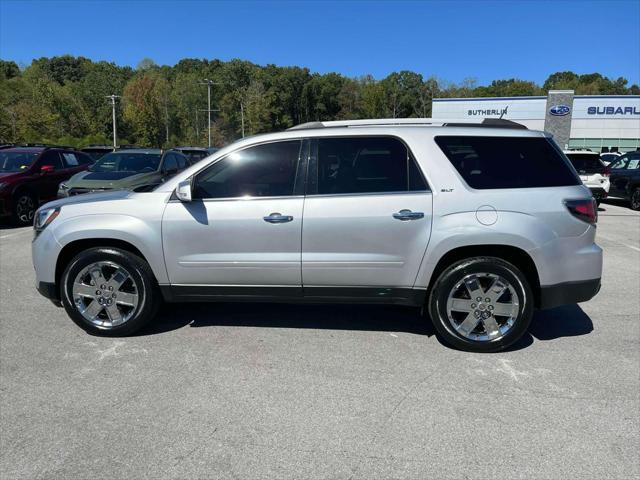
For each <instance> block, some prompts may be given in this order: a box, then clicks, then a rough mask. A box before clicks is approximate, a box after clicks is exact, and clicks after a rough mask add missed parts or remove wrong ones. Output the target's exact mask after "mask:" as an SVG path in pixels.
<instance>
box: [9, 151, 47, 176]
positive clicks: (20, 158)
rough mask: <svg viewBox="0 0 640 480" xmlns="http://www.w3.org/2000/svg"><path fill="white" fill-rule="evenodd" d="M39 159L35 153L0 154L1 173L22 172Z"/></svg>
mask: <svg viewBox="0 0 640 480" xmlns="http://www.w3.org/2000/svg"><path fill="white" fill-rule="evenodd" d="M37 157H38V153H34V152H0V172H20V171H22V170H26V169H27V168H29V167H30V166H31V164H32V163H33V162H34V160H35V159H36V158H37Z"/></svg>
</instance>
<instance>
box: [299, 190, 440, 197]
mask: <svg viewBox="0 0 640 480" xmlns="http://www.w3.org/2000/svg"><path fill="white" fill-rule="evenodd" d="M425 193H428V194H433V192H432V191H431V190H412V191H407V190H401V191H398V192H361V193H310V194H308V195H306V197H308V198H330V197H373V196H375V197H380V196H387V195H424V194H425Z"/></svg>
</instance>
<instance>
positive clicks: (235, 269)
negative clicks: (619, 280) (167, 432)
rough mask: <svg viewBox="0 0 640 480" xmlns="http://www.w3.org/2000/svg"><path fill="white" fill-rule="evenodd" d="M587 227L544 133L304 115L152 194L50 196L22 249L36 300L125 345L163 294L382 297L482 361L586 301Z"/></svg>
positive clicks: (318, 299)
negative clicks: (421, 314) (538, 319)
mask: <svg viewBox="0 0 640 480" xmlns="http://www.w3.org/2000/svg"><path fill="white" fill-rule="evenodd" d="M597 216H598V214H597V210H596V206H595V201H594V199H593V198H592V196H591V193H590V192H589V189H587V188H585V186H584V185H582V183H581V182H580V179H579V178H578V176H577V174H576V172H575V170H574V169H573V167H571V165H570V164H569V162H568V160H567V158H566V157H565V156H564V155H562V153H561V150H559V149H558V146H557V145H556V144H555V143H554V141H553V139H552V138H551V137H550V136H549V135H548V134H546V133H544V132H535V131H529V130H527V129H526V128H525V127H524V126H522V125H519V124H517V123H514V122H510V121H508V120H498V119H488V120H485V121H483V122H482V123H477V122H476V123H461V122H458V121H456V122H450V123H449V122H442V121H439V120H430V119H415V118H411V119H388V120H368V121H367V120H353V121H338V122H322V123H320V122H316V123H311V124H304V125H300V126H298V127H295V128H291V129H289V130H287V131H285V132H279V133H271V134H265V135H259V136H253V137H250V138H245V139H243V140H240V141H238V142H236V143H234V144H232V145H229V146H227V147H226V148H223V149H222V150H220V151H218V152H216V153H214V154H213V155H212V156H210V157H207V158H205V159H203V160H201V161H200V162H199V163H196V164H195V165H193V166H191V167H189V168H188V169H186V170H185V171H184V172H181V173H178V174H177V175H175V176H174V177H172V178H170V179H168V180H167V181H166V182H163V183H161V184H159V185H157V186H156V187H155V189H153V190H151V191H148V190H145V191H139V190H137V191H135V192H128V191H112V192H105V193H93V194H85V195H78V196H76V197H69V198H65V199H60V200H57V201H55V202H51V203H48V204H46V205H45V206H43V207H41V208H40V209H39V210H38V212H37V214H36V220H35V222H34V229H35V234H36V236H35V239H34V241H33V244H32V253H33V263H34V266H35V271H36V281H37V286H38V289H39V291H40V292H41V293H42V294H43V295H45V296H46V297H48V298H51V299H52V300H54V302H56V303H58V304H59V303H62V305H64V307H65V309H66V311H67V313H68V314H69V316H70V317H71V318H72V319H73V320H74V321H75V322H76V323H77V324H78V325H79V326H81V327H82V328H84V329H85V330H87V331H89V332H91V333H93V334H101V335H129V334H132V333H133V332H135V331H137V330H139V329H140V328H142V327H143V326H144V325H145V324H146V323H148V322H149V321H152V319H153V317H154V316H155V313H156V311H157V309H158V307H159V305H160V301H161V299H164V300H165V301H167V302H186V301H196V302H203V301H212V302H216V301H238V302H247V301H258V302H264V301H269V302H293V303H300V302H307V303H313V304H317V303H327V302H337V303H373V304H387V303H391V304H400V305H408V306H414V307H419V308H422V307H424V308H425V311H428V313H429V317H430V318H431V321H432V322H433V324H434V326H435V329H436V330H437V332H438V334H439V335H440V337H441V338H442V339H444V341H446V342H447V343H449V344H451V345H454V346H456V347H458V348H461V349H465V350H472V351H479V352H487V351H497V350H502V349H504V348H506V347H508V346H509V345H511V344H512V343H513V342H515V341H517V340H518V339H519V338H520V337H521V336H522V335H524V333H525V332H526V331H527V329H528V328H529V323H530V322H531V318H532V316H533V311H534V309H535V308H540V309H545V308H553V307H557V306H559V305H566V304H571V303H577V302H583V301H587V300H589V299H590V298H592V297H593V296H594V295H595V294H596V293H597V292H598V290H599V288H600V277H601V274H602V250H601V249H600V247H598V246H597V245H596V244H595V235H596V227H595V224H596V221H597ZM215 312H216V309H215V308H212V309H211V315H212V316H214V315H215V314H216V313H215ZM389 321H390V322H392V321H393V318H389ZM52 328H53V327H52Z"/></svg>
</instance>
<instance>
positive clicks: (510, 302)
mask: <svg viewBox="0 0 640 480" xmlns="http://www.w3.org/2000/svg"><path fill="white" fill-rule="evenodd" d="M519 312H520V305H519V302H518V295H517V294H516V291H515V289H514V288H513V286H512V285H511V284H510V283H509V282H508V281H507V280H506V279H505V278H504V277H501V276H500V275H496V274H493V273H472V274H470V275H467V276H466V277H464V278H463V279H462V280H460V282H458V283H457V284H456V285H455V286H454V287H453V288H452V289H451V292H450V293H449V297H448V298H447V318H448V320H449V323H450V324H451V326H452V327H453V328H454V329H455V331H456V332H458V333H459V334H460V335H462V336H463V337H465V338H468V339H469V340H475V341H481V342H482V341H484V342H487V341H490V340H495V339H496V338H500V337H502V336H504V335H505V334H506V333H507V332H508V331H509V330H510V329H511V327H513V325H514V323H515V321H516V319H517V318H518V314H519Z"/></svg>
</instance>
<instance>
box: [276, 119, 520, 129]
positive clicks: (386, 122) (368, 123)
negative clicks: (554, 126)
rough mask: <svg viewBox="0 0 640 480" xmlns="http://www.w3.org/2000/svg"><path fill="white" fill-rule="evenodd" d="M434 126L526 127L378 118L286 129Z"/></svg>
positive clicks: (502, 121) (498, 121) (488, 121)
mask: <svg viewBox="0 0 640 480" xmlns="http://www.w3.org/2000/svg"><path fill="white" fill-rule="evenodd" d="M401 125H404V126H420V125H422V126H434V127H483V128H513V129H521V130H527V127H526V126H524V125H522V124H520V123H517V122H513V121H511V120H505V119H502V118H485V119H483V120H482V121H481V122H479V121H478V120H458V119H434V118H380V119H367V120H335V121H330V122H307V123H302V124H300V125H296V126H295V127H291V128H288V129H287V130H309V129H313V128H337V127H373V126H401Z"/></svg>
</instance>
